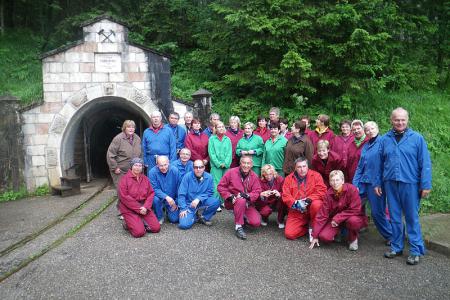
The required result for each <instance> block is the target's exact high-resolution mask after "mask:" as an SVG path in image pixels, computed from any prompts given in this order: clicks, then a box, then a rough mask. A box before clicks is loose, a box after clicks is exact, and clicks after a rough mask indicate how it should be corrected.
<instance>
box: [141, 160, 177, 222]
mask: <svg viewBox="0 0 450 300" xmlns="http://www.w3.org/2000/svg"><path fill="white" fill-rule="evenodd" d="M148 173H149V175H148V178H149V179H150V183H151V185H152V187H153V190H154V191H155V198H153V210H154V211H155V215H156V218H158V221H159V224H162V223H164V212H163V208H165V210H166V213H167V217H168V218H169V222H170V223H176V222H178V204H177V192H178V186H179V185H180V179H181V178H180V175H179V173H178V169H177V168H176V167H173V166H171V165H170V162H169V158H168V157H167V156H165V155H161V156H158V158H157V165H156V166H155V167H153V168H152V169H151V170H150V171H149V172H148Z"/></svg>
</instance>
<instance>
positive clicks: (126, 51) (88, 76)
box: [22, 18, 173, 189]
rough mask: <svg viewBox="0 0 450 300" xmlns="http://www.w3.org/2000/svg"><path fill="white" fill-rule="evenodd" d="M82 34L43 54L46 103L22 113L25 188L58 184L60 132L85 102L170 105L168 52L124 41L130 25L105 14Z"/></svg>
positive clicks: (165, 107) (145, 108)
mask: <svg viewBox="0 0 450 300" xmlns="http://www.w3.org/2000/svg"><path fill="white" fill-rule="evenodd" d="M83 36H84V38H83V41H79V42H77V43H76V44H74V45H72V46H70V47H65V48H61V49H56V50H54V51H51V52H49V53H47V54H44V55H43V58H42V72H43V92H44V95H43V96H44V103H43V104H42V105H41V106H38V107H34V108H32V109H30V110H27V111H25V112H23V114H22V118H23V126H22V130H23V147H24V150H25V153H26V155H25V180H26V184H27V187H28V188H29V189H34V188H36V187H38V186H40V185H42V184H52V185H53V184H57V181H58V180H57V179H59V176H61V175H63V174H62V172H63V171H64V170H61V166H62V164H61V162H60V161H59V160H60V159H61V158H60V156H61V151H60V150H61V143H62V137H63V135H64V132H65V130H66V127H67V125H68V124H70V122H71V118H72V117H73V116H74V115H75V114H76V113H77V111H78V110H79V109H80V108H81V107H82V106H84V105H85V104H87V103H88V102H89V101H91V100H95V99H99V98H101V97H107V96H116V97H122V98H124V99H126V100H129V101H132V102H133V103H135V104H136V105H137V106H139V107H140V108H141V109H142V111H144V112H145V113H147V114H150V112H151V111H150V110H153V109H156V106H157V107H159V108H160V109H163V110H164V111H165V112H166V111H169V110H171V109H173V106H172V104H171V98H170V60H169V59H168V58H167V57H165V56H161V55H158V54H157V53H155V52H154V51H151V50H150V49H146V48H144V47H140V46H138V45H133V44H130V43H128V37H127V36H128V29H127V28H126V27H125V26H123V25H121V24H119V23H116V22H114V21H112V20H110V19H108V18H104V19H101V20H98V21H97V22H95V23H91V24H87V25H85V26H84V27H83ZM155 72H156V73H155ZM161 79H163V80H161ZM149 102H152V103H149ZM166 102H168V103H166ZM153 103H154V104H153ZM155 104H156V106H155Z"/></svg>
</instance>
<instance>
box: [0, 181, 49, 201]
mask: <svg viewBox="0 0 450 300" xmlns="http://www.w3.org/2000/svg"><path fill="white" fill-rule="evenodd" d="M48 194H50V188H49V187H48V185H46V184H45V185H42V186H40V187H38V188H37V189H36V190H35V191H34V192H28V191H27V189H26V188H25V187H21V188H20V189H19V190H18V191H13V190H8V191H5V192H3V193H2V194H0V202H6V201H15V200H20V199H23V198H26V197H34V196H38V197H39V196H46V195H48Z"/></svg>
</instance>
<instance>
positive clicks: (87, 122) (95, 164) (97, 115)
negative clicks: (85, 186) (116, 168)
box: [73, 97, 149, 181]
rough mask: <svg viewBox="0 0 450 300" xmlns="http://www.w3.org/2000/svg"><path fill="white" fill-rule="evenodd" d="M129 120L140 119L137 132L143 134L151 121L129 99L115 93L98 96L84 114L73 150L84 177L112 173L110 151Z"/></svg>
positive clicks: (90, 178) (78, 171)
mask: <svg viewBox="0 0 450 300" xmlns="http://www.w3.org/2000/svg"><path fill="white" fill-rule="evenodd" d="M125 120H133V121H134V122H135V123H136V134H137V135H139V136H140V137H141V136H142V133H143V131H144V130H145V128H146V127H148V124H149V123H148V121H147V120H146V119H145V118H144V117H143V116H142V113H141V112H140V111H139V110H138V109H136V108H135V107H133V105H130V104H129V102H128V101H126V100H124V99H121V98H115V97H106V98H103V99H99V100H96V102H95V103H92V105H91V107H90V108H89V109H88V110H87V111H86V112H85V113H84V114H83V117H82V119H81V120H80V123H79V126H78V129H77V134H76V137H75V141H74V142H75V143H74V151H73V155H74V162H75V165H76V173H77V174H78V175H79V176H80V177H81V178H82V179H83V180H86V181H90V180H92V179H94V178H103V177H109V176H110V174H109V168H108V164H107V163H106V152H107V150H108V147H109V145H110V143H111V141H112V139H113V138H114V137H115V136H116V135H117V134H119V133H120V132H121V131H122V124H123V122H124V121H125Z"/></svg>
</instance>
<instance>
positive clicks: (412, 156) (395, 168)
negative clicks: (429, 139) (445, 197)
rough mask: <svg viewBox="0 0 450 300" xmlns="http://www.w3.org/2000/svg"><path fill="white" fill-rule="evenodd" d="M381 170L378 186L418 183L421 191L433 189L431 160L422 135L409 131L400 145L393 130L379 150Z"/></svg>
mask: <svg viewBox="0 0 450 300" xmlns="http://www.w3.org/2000/svg"><path fill="white" fill-rule="evenodd" d="M379 161H380V162H379V164H378V166H379V170H378V176H377V184H376V186H381V181H388V180H393V181H401V182H405V183H417V184H419V189H420V190H428V189H431V158H430V153H429V152H428V147H427V143H426V142H425V139H424V138H423V136H422V135H420V134H419V133H417V132H415V131H413V130H412V129H409V128H408V129H407V130H406V131H405V133H404V135H403V138H402V139H401V140H400V142H399V143H397V141H396V140H395V136H394V132H393V131H392V130H391V131H389V132H388V133H386V135H385V136H384V138H383V140H382V141H381V143H380V149H379Z"/></svg>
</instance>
